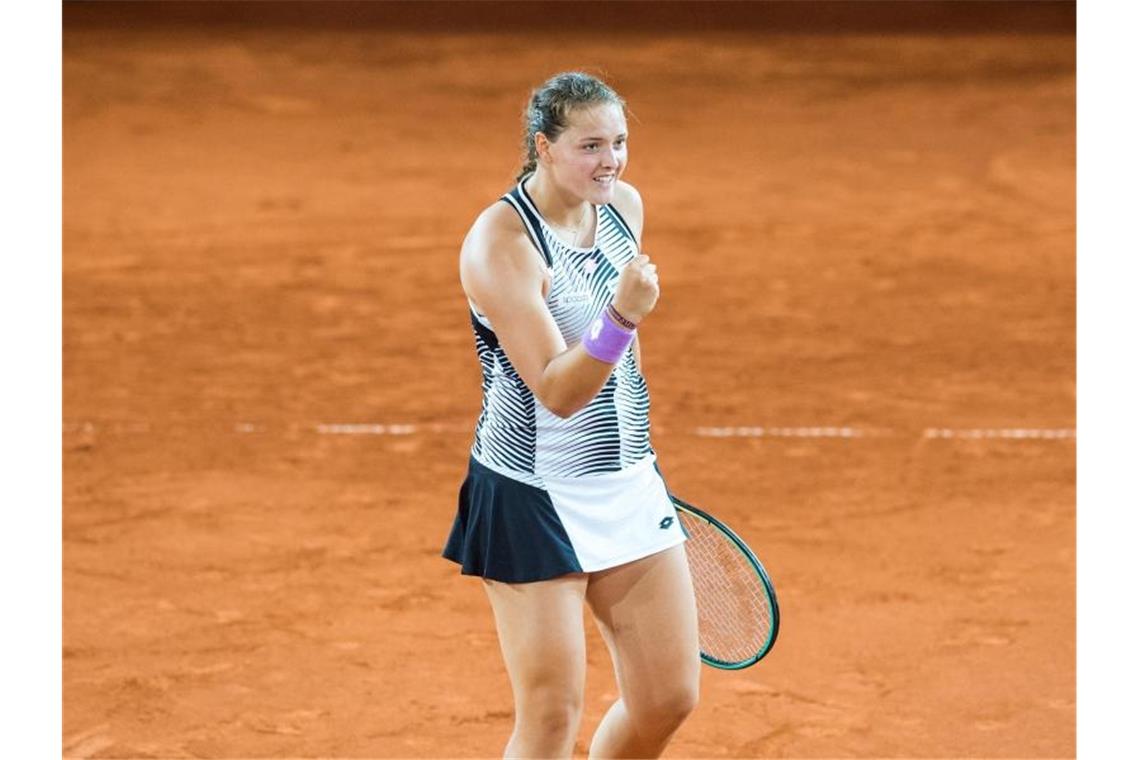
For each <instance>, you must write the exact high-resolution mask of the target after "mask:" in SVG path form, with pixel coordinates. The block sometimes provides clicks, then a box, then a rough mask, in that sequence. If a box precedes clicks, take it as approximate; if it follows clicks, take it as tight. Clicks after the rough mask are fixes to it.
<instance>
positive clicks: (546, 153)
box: [534, 132, 550, 164]
mask: <svg viewBox="0 0 1140 760" xmlns="http://www.w3.org/2000/svg"><path fill="white" fill-rule="evenodd" d="M534 152H535V153H536V154H538V160H539V161H541V162H543V163H545V164H548V163H550V140H548V139H546V135H544V134H543V133H541V132H536V133H535V135H534Z"/></svg>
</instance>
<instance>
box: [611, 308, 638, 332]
mask: <svg viewBox="0 0 1140 760" xmlns="http://www.w3.org/2000/svg"><path fill="white" fill-rule="evenodd" d="M606 313H607V314H609V315H610V317H611V318H612V319H613V321H615V322H617V323H618V324H619V325H621V326H622V327H624V328H625V329H627V330H636V329H637V323H636V322H631V321H629V320H628V319H626V318H625V317H623V316H622V315H621V312H620V311H618V310H617V308H616V307H614V305H613V304H612V303H611V304H610V305H609V306H607V307H606Z"/></svg>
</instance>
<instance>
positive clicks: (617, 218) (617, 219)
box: [602, 203, 641, 249]
mask: <svg viewBox="0 0 1140 760" xmlns="http://www.w3.org/2000/svg"><path fill="white" fill-rule="evenodd" d="M602 208H604V209H605V210H606V213H607V214H609V216H610V219H612V220H613V221H614V224H616V225H617V227H618V229H619V230H621V231H622V232H624V233H625V236H626V237H628V238H629V239H630V241H632V242H633V244H634V245H635V246H637V247H638V249H640V248H641V246H639V245H638V243H637V237H636V236H635V235H634V234H633V230H631V229H630V228H629V225H628V224H626V223H625V219H624V218H623V217H622V215H621V214H620V213H618V210H617V207H616V206H614V205H613V204H612V203H607V204H606V205H604V206H602Z"/></svg>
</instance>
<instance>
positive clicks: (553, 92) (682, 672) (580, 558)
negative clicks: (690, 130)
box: [444, 72, 700, 757]
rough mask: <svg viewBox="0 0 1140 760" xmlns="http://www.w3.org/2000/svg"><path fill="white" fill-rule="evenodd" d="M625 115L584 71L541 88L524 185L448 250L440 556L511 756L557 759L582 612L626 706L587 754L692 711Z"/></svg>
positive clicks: (657, 748) (684, 614)
mask: <svg viewBox="0 0 1140 760" xmlns="http://www.w3.org/2000/svg"><path fill="white" fill-rule="evenodd" d="M626 143H627V126H626V119H625V104H624V101H623V100H622V99H621V98H620V97H619V96H618V95H617V94H616V93H615V92H614V91H613V90H612V89H610V88H609V87H608V86H607V85H606V84H604V83H603V82H601V81H599V80H598V79H596V78H594V77H591V76H588V75H586V74H582V73H578V72H570V73H563V74H559V75H557V76H555V77H553V78H552V79H550V80H549V81H547V82H546V83H544V84H543V85H542V86H541V87H539V88H538V89H536V90H535V91H534V93H533V95H532V97H531V100H530V103H529V105H528V107H527V110H526V113H525V149H526V154H527V161H526V165H525V166H524V168H523V170H522V172H521V174H520V175H519V181H518V184H517V186H516V187H515V188H514V189H512V190H511V191H510V192H509V193H508V194H506V195H505V196H503V198H502V199H501V201H502V202H496V203H495V204H493V205H492V206H490V207H488V208H487V209H486V210H484V211H483V213H482V214H480V216H479V217H478V219H476V220H475V223H474V225H473V226H472V227H471V230H470V232H469V233H468V234H467V238H466V240H464V243H463V249H462V252H461V253H460V279H461V281H462V283H463V289H464V291H465V293H466V295H467V299H468V301H469V303H470V306H471V323H472V326H473V327H474V330H475V346H476V351H477V353H478V356H479V362H480V364H481V366H482V370H483V411H482V414H481V416H480V417H479V421H478V424H477V426H476V430H475V442H474V445H473V446H472V450H471V460H470V463H469V467H468V473H467V478H466V480H465V481H464V483H463V486H462V488H461V489H460V494H459V509H458V514H457V515H456V518H455V524H454V527H453V528H452V531H451V535H450V537H449V538H448V541H447V545H446V548H445V549H444V556H445V557H447V558H448V559H451V560H453V561H455V562H457V563H459V564H460V565H461V566H462V572H463V573H464V574H467V575H478V576H481V577H482V578H483V582H484V585H485V587H486V590H487V595H488V596H489V597H490V600H491V606H492V608H493V610H494V614H495V623H496V627H497V629H498V632H499V642H500V645H501V647H502V652H503V659H504V660H505V662H506V667H507V673H508V675H509V677H510V680H511V687H512V690H513V692H514V701H515V726H514V732H513V733H512V734H511V738H510V741H509V742H508V744H507V747H506V753H505V754H506V756H507V757H569V756H570V754H571V752H572V751H573V748H574V741H575V737H576V735H577V731H578V725H579V722H580V718H581V712H582V694H583V689H584V685H585V672H586V658H585V635H584V630H583V623H582V608H583V603H585V604H588V605H589V606H590V609H591V610H592V612H593V614H594V617H595V619H596V620H597V623H598V626H599V628H600V629H601V633H602V636H603V638H604V639H605V641H606V644H607V645H608V647H609V651H610V655H611V657H612V658H613V663H614V671H615V674H616V678H617V683H618V687H619V690H620V697H619V699H618V700H617V701H616V702H615V703H614V704H613V705H612V706H611V707H610V709H609V712H607V713H606V715H605V717H604V718H603V720H602V722H601V724H600V725H599V726H598V729H597V731H596V733H595V734H594V738H593V740H592V742H591V744H590V756H591V757H657V756H658V755H660V754H661V752H662V751H663V750H664V748H665V745H666V744H667V742H668V741H669V739H670V737H671V736H672V735H673V733H674V732H675V731H676V730H677V728H678V727H679V726H680V725H681V723H682V721H684V719H685V718H686V716H688V715H689V713H690V712H691V711H692V710H693V708H694V707H695V705H696V702H697V692H698V680H699V671H700V657H699V644H698V640H697V612H696V602H695V599H694V596H693V588H692V581H691V578H690V577H689V568H688V563H687V561H686V558H685V547H684V540H685V536H684V533H683V532H682V530H681V528H680V525H679V523H678V522H677V519H676V517H675V513H674V510H673V507H672V505H671V504H670V501H669V498H668V495H667V492H666V489H665V484H664V482H663V481H662V479H661V475H660V473H659V472H658V470H657V466H656V455H655V453H654V451H653V448H652V447H651V446H650V442H649V419H648V413H649V396H648V392H647V390H646V386H645V381H644V379H643V378H642V375H641V366H640V365H641V361H640V351H639V347H638V343H637V333H638V331H639V330H641V329H642V326H643V325H644V324H645V320H646V318H647V317H648V316H649V315H650V313H651V312H652V311H653V307H654V306H655V305H656V303H657V297H658V292H659V290H658V281H657V268H656V266H655V265H654V264H652V263H650V261H649V257H648V256H645V255H643V254H641V253H640V239H641V229H642V220H643V211H642V204H641V198H640V196H639V195H638V193H637V191H636V190H635V189H634V188H633V187H632V186H630V185H628V184H626V183H624V182H622V181H620V179H619V178H620V177H621V174H622V172H623V171H624V170H625V167H626V160H627V147H626Z"/></svg>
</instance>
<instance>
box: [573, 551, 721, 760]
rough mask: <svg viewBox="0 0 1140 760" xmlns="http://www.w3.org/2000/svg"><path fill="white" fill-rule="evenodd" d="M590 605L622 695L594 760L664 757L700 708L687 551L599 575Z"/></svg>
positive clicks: (593, 749)
mask: <svg viewBox="0 0 1140 760" xmlns="http://www.w3.org/2000/svg"><path fill="white" fill-rule="evenodd" d="M586 598H587V601H588V602H589V604H590V608H591V610H593V612H594V617H595V618H596V619H597V621H598V627H599V629H600V630H601V632H602V637H603V638H604V639H605V640H606V644H607V646H608V647H609V649H610V655H611V657H613V661H614V672H615V675H616V677H617V682H618V688H619V689H620V691H621V697H620V698H619V699H618V700H617V701H616V702H615V703H614V704H613V706H611V707H610V710H609V712H607V713H606V715H605V717H604V718H603V719H602V722H601V724H599V726H598V729H597V731H596V732H595V733H594V738H593V741H592V742H591V743H590V757H592V758H609V757H659V756H660V755H661V753H662V752H663V751H664V750H665V746H666V745H667V744H668V743H669V739H670V738H671V737H672V736H673V734H674V732H676V730H677V729H678V728H679V727H680V725H681V723H682V722H684V720H685V718H686V717H688V715H689V713H691V712H692V711H693V709H694V708H695V707H696V704H697V695H698V692H699V684H700V642H699V639H698V636H697V606H696V599H695V597H694V596H693V585H692V578H691V577H690V575H689V565H688V561H687V560H686V558H685V549H684V546H676V547H673V548H672V549H668V550H666V551H663V552H659V553H658V554H654V555H652V556H649V557H646V558H644V559H641V560H638V561H636V562H631V563H629V564H628V565H622V566H620V567H615V568H612V569H610V570H605V571H602V572H599V573H594V574H593V575H592V576H591V577H590V583H589V587H588V590H587V592H586Z"/></svg>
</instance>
